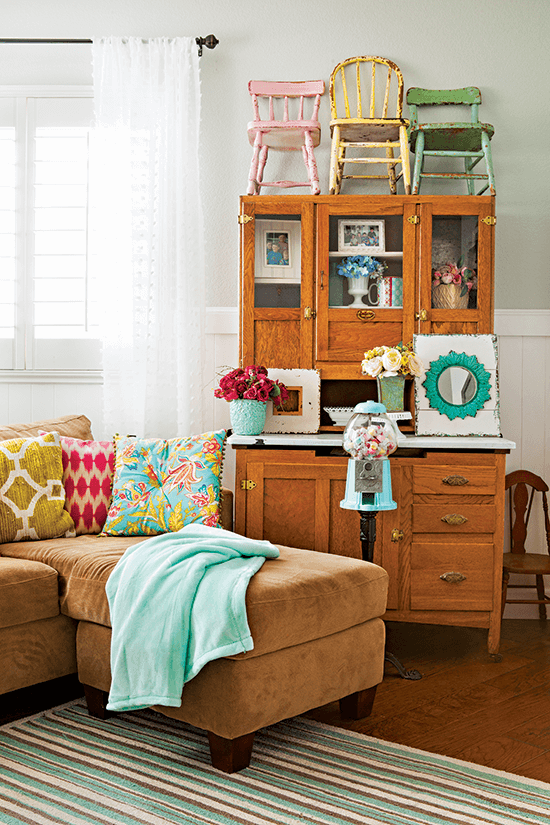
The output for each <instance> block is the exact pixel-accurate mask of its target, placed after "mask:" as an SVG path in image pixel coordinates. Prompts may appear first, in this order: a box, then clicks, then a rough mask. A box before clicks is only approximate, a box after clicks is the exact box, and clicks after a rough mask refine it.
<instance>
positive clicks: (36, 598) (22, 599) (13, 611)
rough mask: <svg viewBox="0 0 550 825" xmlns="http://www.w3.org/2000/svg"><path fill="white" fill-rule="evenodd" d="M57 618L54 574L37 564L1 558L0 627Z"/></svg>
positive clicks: (45, 565) (55, 578) (57, 608)
mask: <svg viewBox="0 0 550 825" xmlns="http://www.w3.org/2000/svg"><path fill="white" fill-rule="evenodd" d="M58 615H59V598H58V595H57V572H56V571H55V570H54V569H53V568H51V567H49V565H47V564H42V562H39V561H27V560H21V559H4V558H2V559H0V628H5V627H16V626H17V625H20V624H26V623H27V622H36V621H38V620H39V619H51V618H52V617H53V616H58Z"/></svg>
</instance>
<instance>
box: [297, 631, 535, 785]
mask: <svg viewBox="0 0 550 825" xmlns="http://www.w3.org/2000/svg"><path fill="white" fill-rule="evenodd" d="M387 631H388V644H387V650H389V651H391V652H392V653H393V654H394V655H395V656H397V658H398V659H399V660H400V661H401V662H402V664H404V665H405V666H406V667H407V668H416V669H417V670H419V671H420V672H421V673H422V676H423V678H422V679H421V680H420V681H416V682H413V681H408V680H405V679H402V678H400V677H399V675H398V673H397V671H396V670H395V668H394V667H392V666H391V665H389V664H387V665H386V675H385V677H384V681H383V682H382V684H381V685H380V686H379V687H378V691H377V694H376V699H375V702H374V708H373V712H372V714H371V716H370V717H368V718H367V719H363V720H359V721H357V722H353V721H344V722H343V721H342V720H341V719H340V715H339V711H338V704H337V703H334V704H331V705H326V706H325V707H324V708H321V709H319V710H317V711H312V712H311V713H308V714H307V716H309V717H311V718H313V719H317V720H319V721H321V722H326V723H328V724H331V725H336V726H338V727H345V728H349V729H351V730H356V731H358V732H360V733H366V734H368V735H369V736H374V737H378V738H380V739H385V740H389V741H391V742H398V743H400V744H402V745H409V746H410V747H414V748H420V749H421V750H426V751H430V752H432V753H440V754H444V755H446V756H452V757H455V758H457V759H464V760H466V761H468V762H476V763H478V764H481V765H488V766H490V767H492V768H497V769H499V770H504V771H509V772H510V773H516V774H521V775H522V776H528V777H531V778H534V779H540V780H542V781H544V782H549V783H550V620H549V621H548V622H542V621H540V622H539V621H538V620H533V621H531V620H504V622H503V628H502V644H501V653H502V661H501V662H499V663H495V662H494V661H493V660H492V659H491V658H490V657H489V656H488V654H487V648H486V639H487V631H484V630H477V629H468V628H447V627H436V626H428V625H424V626H423V625H412V624H401V623H397V622H393V623H388V624H387Z"/></svg>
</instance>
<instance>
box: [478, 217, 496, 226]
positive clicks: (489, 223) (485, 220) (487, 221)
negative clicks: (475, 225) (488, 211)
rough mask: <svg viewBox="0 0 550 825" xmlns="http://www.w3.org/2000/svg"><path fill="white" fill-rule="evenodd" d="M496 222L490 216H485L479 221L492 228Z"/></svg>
mask: <svg viewBox="0 0 550 825" xmlns="http://www.w3.org/2000/svg"><path fill="white" fill-rule="evenodd" d="M496 222H497V219H496V218H494V217H493V216H492V215H487V217H486V218H482V219H481V223H485V224H487V226H494V225H495V224H496Z"/></svg>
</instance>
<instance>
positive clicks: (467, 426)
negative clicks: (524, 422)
mask: <svg viewBox="0 0 550 825" xmlns="http://www.w3.org/2000/svg"><path fill="white" fill-rule="evenodd" d="M413 349H414V352H415V353H416V354H417V355H418V357H419V358H420V359H421V361H422V362H423V364H424V367H425V370H426V373H425V375H423V376H422V377H421V378H415V380H414V385H415V434H416V435H445V436H501V428H500V397H499V386H498V351H497V338H496V335H415V336H414V337H413Z"/></svg>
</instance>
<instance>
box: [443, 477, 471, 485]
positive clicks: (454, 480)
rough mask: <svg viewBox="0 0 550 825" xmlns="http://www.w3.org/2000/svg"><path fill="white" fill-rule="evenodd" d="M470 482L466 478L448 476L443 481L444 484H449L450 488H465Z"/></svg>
mask: <svg viewBox="0 0 550 825" xmlns="http://www.w3.org/2000/svg"><path fill="white" fill-rule="evenodd" d="M469 483H470V480H469V479H468V478H464V476H446V477H445V478H444V479H443V484H448V485H449V486H450V487H463V486H464V485H465V484H469Z"/></svg>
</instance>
